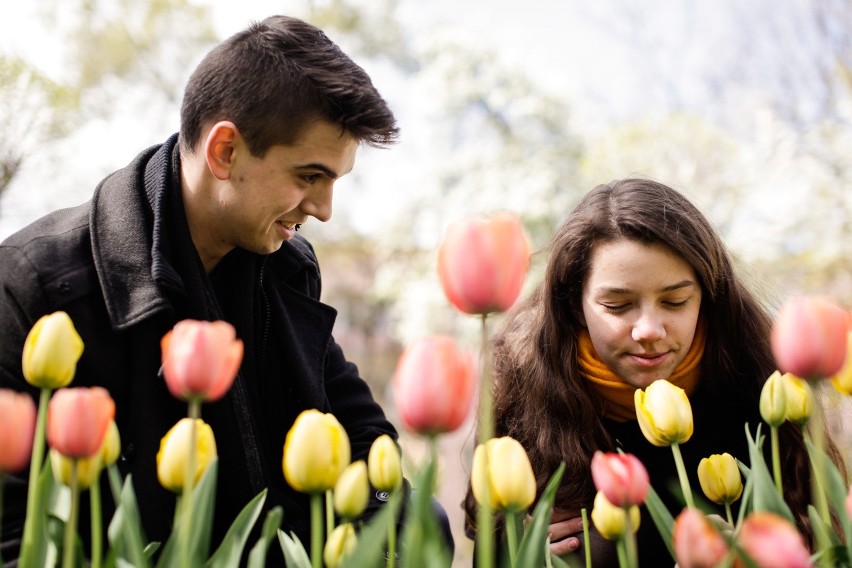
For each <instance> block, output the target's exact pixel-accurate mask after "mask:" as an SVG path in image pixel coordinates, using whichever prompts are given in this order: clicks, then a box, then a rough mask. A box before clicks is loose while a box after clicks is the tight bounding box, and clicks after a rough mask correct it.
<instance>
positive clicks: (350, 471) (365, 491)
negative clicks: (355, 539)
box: [334, 460, 370, 519]
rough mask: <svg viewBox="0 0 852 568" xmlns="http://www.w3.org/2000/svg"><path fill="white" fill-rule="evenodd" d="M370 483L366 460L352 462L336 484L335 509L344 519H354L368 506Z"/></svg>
mask: <svg viewBox="0 0 852 568" xmlns="http://www.w3.org/2000/svg"><path fill="white" fill-rule="evenodd" d="M369 499H370V483H369V480H368V478H367V464H365V463H364V460H358V461H356V462H352V463H351V464H349V465H348V466H346V469H344V470H343V473H341V474H340V477H339V478H338V479H337V483H335V484H334V510H335V511H337V514H338V515H340V516H341V517H343V518H344V519H354V518H355V517H358V516H359V515H360V514H361V513H363V512H364V509H366V508H367V501H369Z"/></svg>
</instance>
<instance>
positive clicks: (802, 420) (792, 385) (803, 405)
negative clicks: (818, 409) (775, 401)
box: [782, 373, 816, 426]
mask: <svg viewBox="0 0 852 568" xmlns="http://www.w3.org/2000/svg"><path fill="white" fill-rule="evenodd" d="M782 378H783V379H784V396H785V399H786V405H785V410H784V415H785V417H786V418H787V420H789V421H790V422H792V423H794V424H798V425H800V426H802V425H804V424H806V423H807V422H808V420H810V419H811V416H812V415H813V413H814V405H815V404H816V403H815V401H814V393H813V390H811V387H810V385H809V384H808V383H807V381H805V380H804V379H801V378H799V377H797V376H795V375H793V374H790V373H784V375H783V376H782Z"/></svg>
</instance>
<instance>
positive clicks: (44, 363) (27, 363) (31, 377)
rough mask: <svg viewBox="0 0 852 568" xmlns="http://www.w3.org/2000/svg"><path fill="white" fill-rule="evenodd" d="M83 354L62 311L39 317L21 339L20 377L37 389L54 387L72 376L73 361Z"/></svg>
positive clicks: (62, 385)
mask: <svg viewBox="0 0 852 568" xmlns="http://www.w3.org/2000/svg"><path fill="white" fill-rule="evenodd" d="M82 354H83V340H82V339H80V336H79V334H77V330H76V329H74V323H73V322H72V321H71V318H70V317H69V316H68V314H66V313H65V312H54V313H52V314H50V315H47V316H42V317H41V318H40V319H39V320H38V321H37V322H36V323H35V325H34V326H33V327H32V329H31V330H30V333H29V334H28V335H27V339H26V341H25V342H24V352H23V358H22V361H21V363H22V367H23V372H24V378H25V379H26V380H27V382H28V383H30V384H31V385H33V386H34V387H38V388H47V389H58V388H61V387H64V386H67V385H68V383H70V382H71V379H73V378H74V373H75V372H76V370H77V361H79V360H80V356H81V355H82Z"/></svg>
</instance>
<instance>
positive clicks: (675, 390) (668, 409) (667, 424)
mask: <svg viewBox="0 0 852 568" xmlns="http://www.w3.org/2000/svg"><path fill="white" fill-rule="evenodd" d="M633 400H634V402H635V404H636V418H637V419H638V421H639V428H640V429H641V430H642V434H644V435H645V438H646V439H647V440H648V441H649V442H651V443H652V444H654V445H655V446H660V447H662V446H671V445H672V444H682V443H683V442H686V441H687V440H689V438H690V437H692V407H691V406H690V405H689V399H688V398H687V397H686V392H684V390H683V389H682V388H679V387H676V386H674V385H673V384H671V383H670V382H668V381H666V380H663V379H661V380H658V381H654V382H653V383H651V384H650V385H649V386H648V387H647V388H645V390H644V392H643V391H642V390H639V389H637V390H636V392H635V393H634V395H633Z"/></svg>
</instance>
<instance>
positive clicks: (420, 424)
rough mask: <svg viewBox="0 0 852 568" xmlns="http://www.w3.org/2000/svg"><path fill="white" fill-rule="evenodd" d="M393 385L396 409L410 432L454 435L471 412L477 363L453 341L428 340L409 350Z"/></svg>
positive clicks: (445, 339) (429, 338)
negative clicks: (451, 433) (454, 431)
mask: <svg viewBox="0 0 852 568" xmlns="http://www.w3.org/2000/svg"><path fill="white" fill-rule="evenodd" d="M392 382H393V394H394V401H395V403H396V409H397V411H398V412H399V416H400V418H401V419H402V423H403V424H404V425H405V427H406V428H407V429H409V430H411V431H413V432H418V433H421V434H437V433H441V432H450V431H452V430H455V429H456V428H458V427H459V426H461V424H462V423H463V422H464V420H465V418H467V415H468V412H469V411H470V407H471V403H472V402H473V394H474V391H475V387H476V363H475V361H474V358H473V355H472V354H471V353H468V352H466V351H462V350H461V349H459V348H458V346H457V345H456V342H455V340H454V339H453V338H451V337H446V336H438V337H428V338H424V339H420V340H419V341H417V342H415V343H413V344H412V345H411V346H409V347H408V349H406V350H405V352H404V353H403V354H402V357H400V359H399V363H398V364H397V367H396V372H395V373H394V376H393V381H392Z"/></svg>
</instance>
